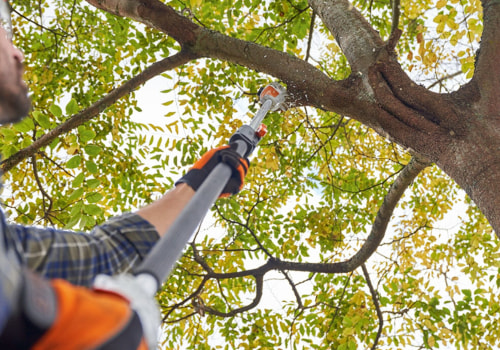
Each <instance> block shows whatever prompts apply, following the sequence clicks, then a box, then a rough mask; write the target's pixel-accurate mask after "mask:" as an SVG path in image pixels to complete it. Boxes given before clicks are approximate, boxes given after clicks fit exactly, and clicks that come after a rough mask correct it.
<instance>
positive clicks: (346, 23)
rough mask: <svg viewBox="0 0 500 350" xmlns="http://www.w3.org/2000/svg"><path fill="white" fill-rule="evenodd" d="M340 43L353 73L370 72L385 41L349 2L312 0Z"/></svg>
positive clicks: (311, 2) (311, 3)
mask: <svg viewBox="0 0 500 350" xmlns="http://www.w3.org/2000/svg"><path fill="white" fill-rule="evenodd" d="M309 4H310V5H311V7H312V8H313V9H314V10H315V11H316V12H317V14H318V16H319V17H320V18H321V19H322V20H323V23H324V24H325V26H326V27H327V28H328V29H329V30H330V32H331V33H332V34H333V36H334V37H335V40H337V42H338V44H339V46H340V47H341V49H342V51H343V52H344V54H345V56H346V58H347V60H348V61H349V64H350V65H351V69H352V71H353V72H366V71H367V70H368V67H370V66H371V65H372V64H373V63H375V61H376V59H377V55H378V51H379V49H380V48H382V47H383V46H384V42H383V41H382V39H381V38H380V35H379V34H378V33H377V32H376V31H375V30H374V29H373V27H372V26H371V25H370V24H369V23H368V21H366V19H365V18H364V17H363V15H361V13H359V11H358V10H356V9H355V8H354V6H353V5H352V4H351V3H350V2H349V1H347V0H328V1H325V0H309Z"/></svg>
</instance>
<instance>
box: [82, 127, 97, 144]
mask: <svg viewBox="0 0 500 350" xmlns="http://www.w3.org/2000/svg"><path fill="white" fill-rule="evenodd" d="M79 135H80V140H81V141H82V142H83V143H87V142H89V141H90V140H93V139H94V138H95V137H96V133H95V132H94V131H93V130H90V129H84V130H82V131H80V132H79Z"/></svg>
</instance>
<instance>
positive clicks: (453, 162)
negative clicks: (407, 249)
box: [88, 0, 500, 234]
mask: <svg viewBox="0 0 500 350" xmlns="http://www.w3.org/2000/svg"><path fill="white" fill-rule="evenodd" d="M88 2H89V3H91V4H93V5H95V6H96V7H99V8H101V9H104V10H106V11H109V12H111V13H115V14H117V15H119V16H126V17H130V18H132V19H135V20H137V21H140V22H143V23H145V24H146V25H149V26H151V27H154V28H156V29H158V30H161V31H163V32H165V33H166V34H168V35H170V36H172V37H173V38H174V39H176V40H177V41H178V42H179V43H180V44H181V46H182V47H183V49H184V50H186V51H189V52H190V53H191V54H192V57H193V58H197V57H212V58H217V59H221V60H226V61H230V62H233V63H237V64H240V65H243V66H246V67H249V68H251V69H255V70H257V71H261V72H264V73H267V74H270V75H272V76H274V77H276V78H278V79H281V80H282V81H284V82H285V83H286V84H287V85H288V89H289V91H290V93H291V94H292V96H293V98H294V99H295V100H296V103H298V104H302V105H310V106H314V107H319V108H323V109H326V110H330V111H334V112H337V113H341V114H343V115H347V116H349V117H351V118H354V119H357V120H359V121H360V122H362V123H364V124H366V125H367V126H369V127H371V128H373V129H374V130H376V131H377V132H378V133H380V134H381V135H383V136H385V137H387V138H389V139H391V140H393V141H395V142H397V143H398V144H400V145H402V146H403V147H406V148H410V149H413V150H415V151H416V152H418V153H420V154H422V155H424V156H425V157H427V158H428V159H429V160H430V161H432V162H435V163H436V164H437V165H438V166H439V167H440V168H442V169H443V170H444V171H445V172H446V173H447V174H448V175H449V176H450V177H451V178H452V179H454V180H455V181H456V182H457V183H458V185H460V186H461V187H462V188H463V189H464V190H465V191H466V192H467V193H468V194H469V195H470V197H471V198H472V199H473V200H474V202H475V203H476V204H477V205H478V207H479V208H480V209H481V210H482V212H483V213H484V214H485V215H486V217H487V218H488V220H489V221H490V223H491V225H492V226H493V228H494V229H495V231H496V232H497V234H498V233H499V232H500V196H498V195H497V194H498V193H499V192H500V96H499V91H500V90H499V89H500V66H499V65H498V57H500V2H499V1H498V0H490V1H483V2H482V4H483V7H484V34H483V38H482V42H481V50H480V54H479V55H478V58H477V69H476V73H475V75H474V78H473V79H472V81H471V82H469V83H468V84H467V85H465V86H463V87H462V88H461V89H459V90H458V91H457V92H455V93H452V94H437V93H433V92H430V91H428V90H426V89H425V88H423V87H421V86H419V85H417V84H415V83H414V82H413V81H412V80H411V79H410V78H409V77H408V76H407V75H406V73H405V72H404V71H403V70H402V69H401V67H400V65H399V64H398V62H397V60H396V57H395V55H394V54H393V52H392V45H393V43H392V44H391V43H389V44H386V43H384V42H383V40H382V39H381V38H380V37H379V35H378V34H377V32H375V31H374V30H373V28H372V27H371V26H370V25H369V23H368V22H367V21H366V20H365V19H364V18H363V17H362V15H361V14H360V13H359V12H358V11H357V10H356V9H355V8H354V7H353V6H352V5H351V4H350V2H349V1H347V0H309V4H310V6H311V7H312V8H313V9H314V10H315V12H316V13H317V14H318V16H319V17H320V18H321V20H322V21H323V22H324V23H325V25H326V27H327V28H328V29H329V30H330V31H331V32H332V34H333V35H334V37H335V38H336V40H337V41H338V43H339V45H340V47H341V48H342V50H343V52H344V53H345V55H346V57H347V59H348V61H349V63H350V65H351V68H352V74H351V76H350V77H349V78H348V79H346V80H343V81H334V80H332V79H330V78H329V77H328V76H327V75H325V74H324V73H323V72H321V71H319V70H318V69H317V68H315V67H313V66H312V65H310V64H308V63H307V62H305V61H302V60H300V59H298V58H296V57H293V56H290V55H289V54H286V53H283V52H278V51H275V50H272V49H269V48H266V47H263V46H259V45H256V44H252V43H248V42H244V41H241V40H238V39H234V38H231V37H228V36H225V35H222V34H220V33H217V32H214V31H210V30H208V29H206V28H202V27H200V26H198V25H196V24H195V23H193V22H191V21H190V20H189V19H187V18H185V17H183V16H181V15H180V14H178V13H177V12H175V11H174V10H173V9H171V8H170V7H168V6H166V5H165V4H163V3H161V2H159V1H156V0H141V1H138V0H121V1H120V0H89V1H88Z"/></svg>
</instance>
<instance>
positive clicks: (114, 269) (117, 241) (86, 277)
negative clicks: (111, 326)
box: [0, 213, 159, 287]
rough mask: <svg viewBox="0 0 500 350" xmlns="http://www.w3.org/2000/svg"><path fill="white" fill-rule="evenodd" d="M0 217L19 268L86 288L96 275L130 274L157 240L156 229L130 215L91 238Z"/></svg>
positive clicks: (97, 229)
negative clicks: (20, 265)
mask: <svg viewBox="0 0 500 350" xmlns="http://www.w3.org/2000/svg"><path fill="white" fill-rule="evenodd" d="M1 217H2V218H1V222H0V224H1V225H2V226H3V228H4V233H5V234H6V236H7V237H5V238H6V240H7V242H8V245H9V246H11V247H14V250H15V252H16V253H17V255H18V258H19V260H20V262H21V264H23V265H26V266H28V267H29V268H31V269H32V270H34V271H36V272H38V273H40V274H41V275H43V276H45V277H48V278H64V279H65V280H67V281H69V282H71V283H73V284H77V285H82V286H87V287H88V286H91V285H92V282H93V280H94V277H95V276H96V275H97V274H101V273H102V274H109V275H111V274H116V273H120V272H127V271H129V270H131V269H132V268H133V267H134V266H136V265H137V264H138V263H140V262H141V261H142V259H143V258H144V257H145V256H146V255H147V254H148V252H149V251H150V250H151V248H152V247H153V246H154V244H155V243H156V242H157V241H158V239H159V235H158V233H157V231H156V230H155V228H154V227H153V226H152V225H151V224H150V223H149V222H147V221H145V220H144V219H142V218H141V217H140V216H138V215H137V214H133V213H127V214H124V215H121V216H118V217H115V218H113V219H111V220H109V221H107V222H106V223H104V224H102V225H99V226H96V227H95V228H94V229H93V230H92V232H90V234H89V233H83V232H74V231H64V230H56V229H52V228H46V227H36V226H21V225H17V224H7V223H6V221H5V218H4V216H3V215H1Z"/></svg>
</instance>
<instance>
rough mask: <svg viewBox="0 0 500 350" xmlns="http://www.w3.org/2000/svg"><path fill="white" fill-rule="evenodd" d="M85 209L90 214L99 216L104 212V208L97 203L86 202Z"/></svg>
mask: <svg viewBox="0 0 500 350" xmlns="http://www.w3.org/2000/svg"><path fill="white" fill-rule="evenodd" d="M83 211H84V212H85V213H87V214H89V215H92V216H97V215H101V214H102V209H101V208H99V207H98V206H97V205H95V204H86V205H84V206H83Z"/></svg>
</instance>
